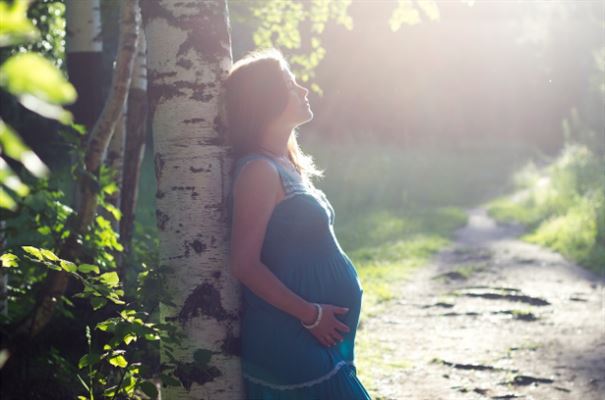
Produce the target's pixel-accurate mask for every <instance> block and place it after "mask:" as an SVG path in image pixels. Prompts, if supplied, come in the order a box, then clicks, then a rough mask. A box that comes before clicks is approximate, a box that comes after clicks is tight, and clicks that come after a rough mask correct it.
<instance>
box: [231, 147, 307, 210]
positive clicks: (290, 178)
mask: <svg viewBox="0 0 605 400" xmlns="http://www.w3.org/2000/svg"><path fill="white" fill-rule="evenodd" d="M262 158H264V159H266V160H269V161H270V162H271V163H272V164H273V166H274V167H275V168H276V169H277V172H278V173H279V176H280V179H281V182H282V186H283V188H284V198H283V200H286V199H288V198H290V197H292V196H295V195H297V194H299V193H308V191H309V188H308V186H307V185H305V183H304V181H303V179H302V177H301V176H300V175H299V174H298V173H297V172H296V171H295V170H293V169H292V168H287V167H286V166H284V165H282V164H281V163H279V162H278V161H277V160H275V159H274V158H272V157H271V156H269V155H265V154H261V153H248V154H246V155H245V156H242V157H240V158H238V159H237V160H236V162H235V165H234V166H233V170H232V171H233V172H232V175H231V187H230V188H229V193H228V195H227V207H228V215H229V220H231V217H232V209H233V184H234V183H235V180H236V179H237V176H238V175H239V174H240V172H241V171H242V169H243V168H244V166H246V164H248V163H249V162H250V161H252V160H257V159H262Z"/></svg>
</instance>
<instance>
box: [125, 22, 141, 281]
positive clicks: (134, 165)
mask: <svg viewBox="0 0 605 400" xmlns="http://www.w3.org/2000/svg"><path fill="white" fill-rule="evenodd" d="M126 132H128V133H127V135H126V147H125V150H124V153H125V154H126V155H127V156H126V157H125V158H124V167H123V170H122V187H121V201H120V211H121V212H122V219H121V220H120V242H121V243H122V245H123V246H124V252H123V253H124V255H127V254H130V251H131V242H132V236H133V234H134V221H135V207H136V204H137V192H138V188H139V177H140V175H141V163H142V162H143V155H144V154H145V139H146V137H147V41H146V39H145V32H144V31H143V30H142V29H141V31H140V33H139V42H138V44H137V58H136V59H135V64H134V68H133V71H132V82H131V84H130V92H129V93H128V112H127V114H126ZM123 264H124V262H123V260H122V259H120V262H119V263H118V268H119V270H118V273H119V274H120V278H121V279H122V280H123V281H124V280H125V277H126V273H125V271H124V265H123Z"/></svg>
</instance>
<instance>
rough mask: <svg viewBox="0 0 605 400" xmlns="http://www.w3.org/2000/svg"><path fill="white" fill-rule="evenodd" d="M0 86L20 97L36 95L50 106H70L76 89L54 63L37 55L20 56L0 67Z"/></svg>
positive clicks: (10, 59) (12, 58) (16, 55)
mask: <svg viewBox="0 0 605 400" xmlns="http://www.w3.org/2000/svg"><path fill="white" fill-rule="evenodd" d="M0 86H2V87H4V88H6V89H7V90H8V91H9V92H11V93H12V94H14V95H15V96H17V97H21V96H23V95H31V96H34V97H36V98H38V99H40V100H42V101H44V102H48V103H51V104H71V103H73V102H74V101H75V100H76V97H77V94H76V90H75V89H74V87H73V86H72V84H71V83H69V81H68V80H67V79H65V77H64V76H63V74H62V73H61V71H60V70H59V69H58V68H57V67H55V65H54V64H53V63H51V62H50V61H49V60H47V59H46V58H44V57H43V56H41V55H40V54H38V53H31V52H30V53H18V54H15V55H13V56H11V57H10V58H9V59H8V60H6V62H4V64H2V66H0Z"/></svg>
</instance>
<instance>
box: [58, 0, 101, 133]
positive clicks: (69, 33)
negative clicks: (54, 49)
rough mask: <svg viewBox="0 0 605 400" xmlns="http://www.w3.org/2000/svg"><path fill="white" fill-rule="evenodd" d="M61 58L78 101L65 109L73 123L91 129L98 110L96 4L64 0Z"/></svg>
mask: <svg viewBox="0 0 605 400" xmlns="http://www.w3.org/2000/svg"><path fill="white" fill-rule="evenodd" d="M65 25H66V35H65V53H66V54H65V58H66V63H67V72H68V75H69V80H70V82H71V83H72V84H73V85H74V86H75V88H76V91H77V92H78V98H77V100H76V102H75V103H74V104H73V106H71V107H69V108H70V109H71V111H72V112H73V114H74V119H75V121H76V122H77V123H80V124H83V125H85V126H86V127H87V128H88V129H92V127H93V125H94V123H95V122H96V121H97V118H98V117H99V114H100V112H101V108H102V101H103V100H102V96H101V89H100V88H99V85H98V82H99V79H100V77H101V72H102V71H101V57H102V52H103V42H102V40H101V13H100V8H99V0H65Z"/></svg>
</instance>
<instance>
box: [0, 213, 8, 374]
mask: <svg viewBox="0 0 605 400" xmlns="http://www.w3.org/2000/svg"><path fill="white" fill-rule="evenodd" d="M4 225H5V222H4V221H0V249H4V248H5V247H4V246H5V245H6V243H5V242H6V237H5V236H4V233H5V230H4ZM7 269H8V268H3V267H2V266H1V265H0V313H1V314H2V315H4V316H5V317H8V274H7V273H6V270H7ZM1 365H2V362H1V361H0V366H1Z"/></svg>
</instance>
